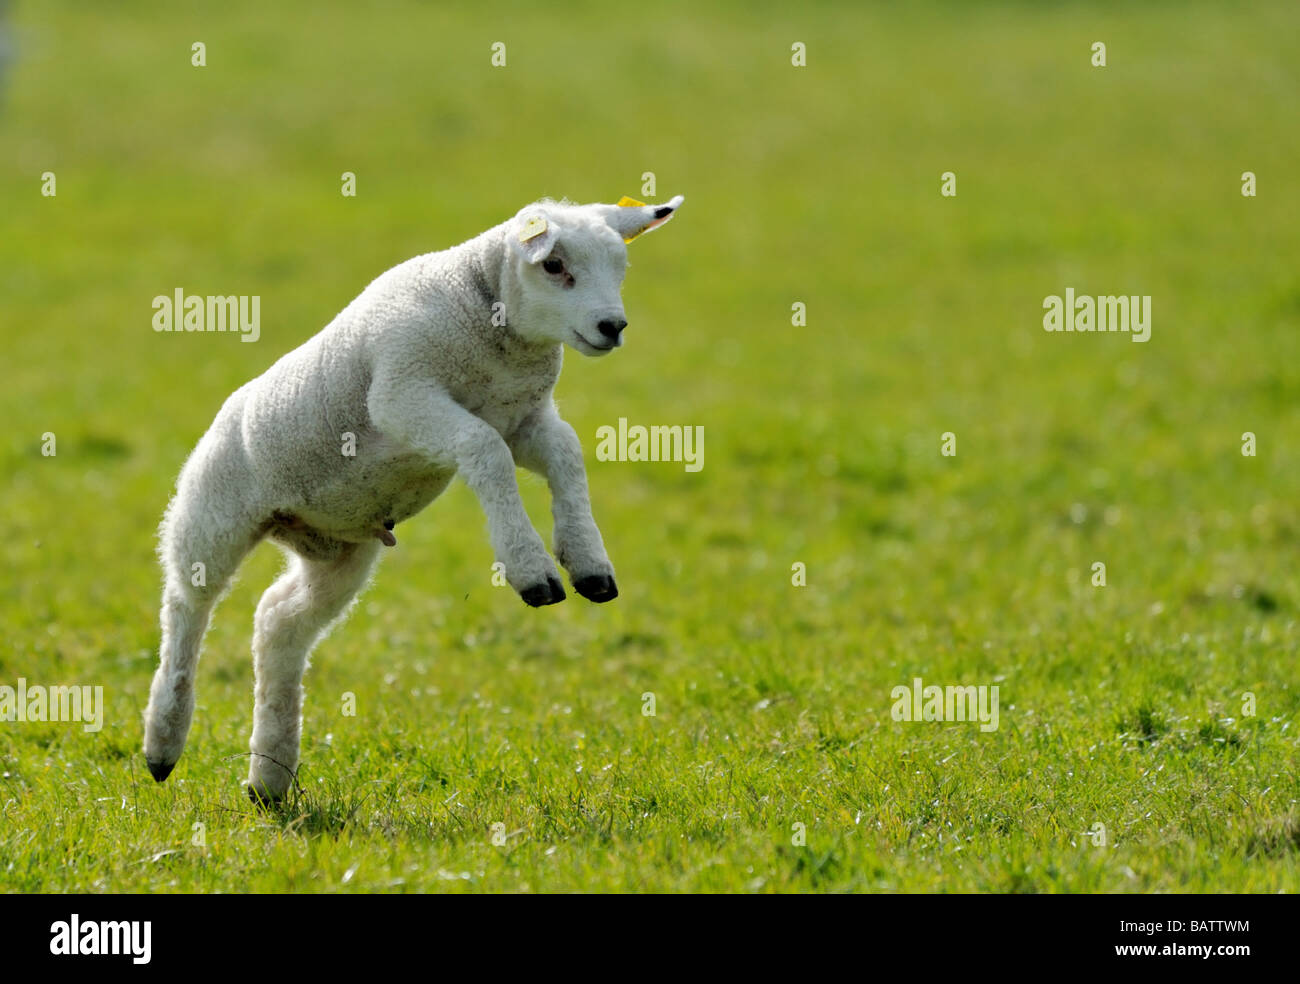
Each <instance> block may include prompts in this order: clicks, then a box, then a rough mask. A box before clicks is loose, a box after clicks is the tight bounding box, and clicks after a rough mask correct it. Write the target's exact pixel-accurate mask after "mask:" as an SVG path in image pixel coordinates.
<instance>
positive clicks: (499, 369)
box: [144, 195, 683, 802]
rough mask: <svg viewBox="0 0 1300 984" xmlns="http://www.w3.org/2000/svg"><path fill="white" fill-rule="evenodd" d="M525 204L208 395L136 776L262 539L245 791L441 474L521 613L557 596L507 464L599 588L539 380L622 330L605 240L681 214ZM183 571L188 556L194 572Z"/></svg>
mask: <svg viewBox="0 0 1300 984" xmlns="http://www.w3.org/2000/svg"><path fill="white" fill-rule="evenodd" d="M682 200H683V199H682V197H681V196H680V195H679V196H677V197H676V198H674V199H672V200H671V201H670V202H668V203H667V204H666V205H658V206H656V205H641V204H639V203H636V204H630V205H625V204H622V203H620V204H619V205H570V204H568V203H556V202H551V201H542V202H538V203H536V204H533V205H529V206H527V207H526V208H524V209H522V210H521V211H520V212H519V213H518V214H517V215H515V217H514V218H512V219H510V220H509V221H507V222H504V223H502V224H501V225H498V226H495V227H494V228H492V229H489V230H488V231H487V232H484V233H482V234H481V235H479V236H476V237H475V238H473V239H471V240H469V241H468V242H465V243H462V244H461V245H459V246H456V247H453V248H452V249H448V250H444V251H442V252H438V253H429V254H426V255H424V256H417V257H415V258H414V259H412V260H408V261H407V262H405V263H402V264H400V265H399V266H396V267H394V268H393V269H391V270H389V271H388V272H387V273H384V274H383V275H381V276H380V277H379V278H377V279H376V280H375V281H374V282H373V283H371V284H370V286H369V287H367V288H366V289H365V290H364V291H362V292H361V294H360V296H358V297H357V298H356V299H355V300H354V301H352V303H351V304H349V305H348V306H347V307H346V308H344V309H343V311H342V312H341V313H340V314H339V315H338V316H337V317H336V318H335V319H334V320H333V321H332V322H330V324H329V325H328V326H326V328H325V329H324V330H323V331H321V332H320V333H319V334H317V335H316V336H314V337H313V338H311V339H310V340H308V341H307V342H306V343H305V344H303V345H302V346H300V347H299V348H297V349H295V350H294V351H292V352H290V353H288V354H287V355H285V356H284V357H283V358H281V359H280V360H279V361H278V362H276V363H275V365H273V366H271V368H270V369H268V370H267V371H266V372H265V373H263V374H262V375H261V376H259V377H258V378H257V379H254V380H253V381H252V382H250V383H247V384H245V385H244V386H242V387H241V388H240V389H238V390H236V391H235V393H234V394H233V395H232V396H231V397H230V398H229V399H227V400H226V402H225V405H224V406H222V408H221V410H220V412H219V413H218V414H217V417H216V419H215V420H214V421H213V423H212V426H211V427H210V428H209V429H208V432H207V433H206V434H205V435H204V436H203V438H202V439H201V440H200V441H199V443H198V446H197V447H196V448H195V449H194V452H193V454H191V455H190V457H189V460H188V461H186V463H185V467H184V468H183V469H182V470H181V474H180V477H179V479H178V480H177V486H176V495H175V496H174V497H173V499H172V501H171V503H170V504H169V506H168V507H167V512H166V515H165V517H164V519H163V523H162V532H161V543H160V546H159V557H160V560H161V562H162V566H163V571H164V575H165V587H164V590H163V601H162V615H161V619H162V645H161V652H160V665H159V667H158V671H157V673H156V674H155V676H154V679H153V685H152V687H151V689H150V694H149V706H148V708H147V709H146V711H145V736H144V752H145V758H146V760H147V762H148V765H149V771H150V772H151V773H152V774H153V777H154V778H155V779H156V780H158V781H159V782H162V781H163V780H164V779H166V778H167V776H168V775H169V774H170V773H171V771H172V769H173V767H174V766H175V765H176V762H177V760H178V759H179V758H180V755H181V752H182V750H183V749H184V747H185V739H186V736H187V735H188V734H189V730H190V720H191V718H192V716H193V712H194V676H195V668H196V666H197V663H198V657H199V645H200V643H201V641H202V638H203V634H204V632H205V630H206V629H207V625H208V618H209V616H210V614H211V612H212V608H213V605H214V604H215V603H216V602H217V600H218V599H219V597H220V596H221V595H222V594H223V593H224V591H225V590H226V588H227V586H228V585H229V583H230V579H231V577H232V576H233V575H234V573H235V571H236V568H238V566H239V564H240V562H241V560H242V559H243V558H244V556H245V555H246V554H247V553H248V551H249V550H250V549H251V548H252V547H253V546H254V545H255V544H257V543H258V542H259V541H260V540H261V539H262V538H263V537H270V538H271V539H272V540H273V541H274V542H275V543H277V544H278V545H279V546H280V547H281V548H283V549H284V551H285V553H286V555H287V558H288V567H287V569H286V571H285V572H284V574H283V575H282V576H281V577H280V578H279V580H277V581H276V582H275V583H274V584H272V585H271V587H270V588H268V589H267V591H266V593H265V594H264V595H262V600H261V601H260V602H259V604H258V606H257V613H256V615H255V616H254V622H253V661H254V668H255V674H256V690H255V706H254V711H253V735H252V740H251V743H250V746H251V748H252V753H253V754H252V757H251V763H250V766H249V774H248V782H249V795H250V796H252V797H253V798H254V799H255V800H262V801H267V802H271V801H274V800H277V799H279V798H281V797H283V796H284V794H285V793H286V792H287V791H288V790H289V788H290V785H291V783H292V782H293V780H294V776H295V773H296V770H297V768H298V750H299V735H300V731H301V725H302V719H301V709H302V676H303V671H304V670H305V668H306V665H307V657H308V654H309V653H310V651H311V649H312V647H313V646H314V645H315V643H316V642H317V641H318V640H319V639H320V638H321V637H322V636H323V635H324V633H325V631H326V630H327V628H328V627H329V626H330V625H331V623H333V622H334V621H335V620H337V619H338V618H339V617H340V616H341V615H342V614H343V613H344V612H345V610H346V609H347V608H348V606H349V604H350V602H351V601H352V599H353V598H354V597H355V596H356V594H357V592H358V591H359V590H360V589H361V588H362V586H363V585H364V584H365V582H366V580H367V578H368V577H369V575H370V571H371V568H372V566H373V564H374V562H375V559H376V556H377V555H378V553H379V548H380V546H381V544H387V545H389V546H392V545H394V544H395V543H396V542H397V541H396V539H395V538H394V537H393V533H392V529H393V527H394V526H395V525H396V524H397V523H400V522H402V521H403V520H405V519H407V518H408V517H410V516H413V515H415V514H416V513H417V512H419V511H420V510H421V509H423V508H424V507H425V506H427V505H428V504H429V503H430V502H432V501H433V500H434V499H435V498H437V496H438V495H439V493H441V492H442V491H443V489H445V488H446V487H447V484H448V483H449V482H450V481H451V479H452V476H453V475H455V474H456V473H458V472H459V473H460V474H461V475H462V476H463V477H464V479H465V481H466V483H467V484H468V485H469V487H470V488H471V489H472V490H473V491H474V493H475V495H476V496H477V497H478V500H479V502H480V503H481V504H482V506H483V511H484V512H485V513H486V514H487V519H488V526H489V531H490V537H491V541H492V548H493V551H494V553H495V555H496V559H497V560H498V561H500V562H501V563H502V564H503V565H504V574H505V578H506V580H507V581H508V582H509V584H510V586H511V587H513V588H514V589H515V590H516V591H517V592H519V594H520V595H521V596H522V598H523V600H524V601H525V602H527V603H528V604H529V605H534V606H536V605H552V604H555V603H556V602H559V601H563V600H564V597H565V595H564V588H563V587H562V586H561V583H560V578H559V574H558V572H557V571H556V569H555V564H554V563H553V562H552V561H551V558H550V557H549V556H548V554H547V552H546V548H545V546H544V545H543V543H542V540H541V537H539V536H538V535H537V532H536V530H534V529H533V527H532V524H531V523H530V522H529V520H528V516H527V515H526V514H525V512H524V507H523V503H522V500H521V499H520V495H519V487H518V484H517V483H516V479H515V466H516V464H518V465H521V466H523V467H525V468H528V469H529V470H531V471H535V472H537V473H539V474H541V475H544V476H545V477H546V479H547V482H548V484H549V486H550V490H551V495H552V500H553V505H552V510H553V514H554V518H555V534H554V547H555V557H556V559H557V560H558V561H559V562H560V564H562V565H563V566H564V568H565V569H566V570H567V571H568V572H569V576H570V578H571V580H572V582H573V587H574V589H575V590H576V591H577V592H578V593H579V594H580V595H582V596H584V597H585V598H588V599H590V600H592V601H596V602H604V601H610V600H612V599H613V598H615V597H617V596H618V589H617V587H616V586H615V583H614V568H613V566H612V565H611V564H610V562H609V557H608V556H606V554H605V547H604V543H603V542H602V540H601V536H600V531H599V530H597V528H596V523H595V521H594V520H593V519H592V516H591V503H590V500H589V498H588V493H587V478H586V473H585V470H584V467H583V460H582V447H581V445H580V443H579V441H578V437H577V435H576V434H575V433H574V430H573V428H572V427H570V426H569V425H568V424H567V423H565V422H564V421H563V420H562V419H560V416H559V414H558V413H557V411H556V409H555V404H554V402H553V400H552V396H551V394H552V390H553V388H554V386H555V383H556V380H557V378H558V377H559V374H560V365H561V362H562V359H563V345H564V344H568V345H570V346H572V347H573V348H575V349H577V350H578V351H579V352H581V353H582V354H583V355H590V356H597V355H604V354H606V353H607V352H609V351H611V350H612V349H614V348H617V347H618V346H619V345H621V344H622V334H621V333H622V331H623V329H624V327H626V325H627V321H626V320H625V318H624V315H623V304H622V300H621V298H620V288H621V286H622V282H623V276H624V273H625V271H626V267H627V248H626V246H625V245H624V243H625V242H627V241H630V240H631V239H632V238H634V237H635V236H637V235H639V234H641V233H642V232H646V231H648V230H650V229H653V228H655V227H657V226H659V225H662V224H663V223H665V222H667V221H668V220H669V219H670V218H671V217H672V215H673V213H674V212H675V211H676V209H677V208H678V207H679V206H680V205H681V204H682ZM200 565H201V566H200Z"/></svg>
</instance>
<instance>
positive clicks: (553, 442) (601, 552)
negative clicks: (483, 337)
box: [510, 404, 618, 602]
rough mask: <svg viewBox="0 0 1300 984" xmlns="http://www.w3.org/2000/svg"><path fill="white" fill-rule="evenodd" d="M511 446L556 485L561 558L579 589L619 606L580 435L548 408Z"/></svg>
mask: <svg viewBox="0 0 1300 984" xmlns="http://www.w3.org/2000/svg"><path fill="white" fill-rule="evenodd" d="M510 443H511V449H512V450H513V451H514V454H515V459H516V460H517V461H518V462H519V464H521V465H523V466H524V467H525V468H527V469H528V470H529V471H533V472H537V474H539V475H543V476H545V478H546V481H547V484H548V485H550V488H551V512H552V515H554V517H555V557H556V559H557V560H559V562H560V563H561V564H562V565H563V566H564V569H565V570H567V571H568V572H569V577H570V579H571V580H572V581H573V589H574V590H575V591H577V592H578V594H580V595H582V596H583V597H584V598H589V599H590V600H591V601H596V602H604V601H613V600H614V599H615V598H617V597H618V586H617V585H616V584H615V582H614V565H613V564H611V563H610V562H609V555H608V554H606V553H605V543H604V541H603V540H602V539H601V536H600V530H599V529H597V528H596V521H595V519H593V518H592V515H591V496H590V494H589V493H588V491H587V469H586V467H585V466H584V465H583V462H582V442H581V441H579V440H578V435H577V434H576V433H575V432H574V430H573V428H572V427H571V426H570V425H569V424H568V423H567V422H566V421H565V420H563V419H561V417H560V415H559V413H558V412H557V411H556V409H555V407H554V406H553V405H550V404H548V405H547V406H545V407H542V408H540V409H538V410H537V411H536V412H535V413H533V414H532V415H530V416H529V417H528V418H527V419H526V420H525V421H524V423H523V424H522V425H521V426H520V428H519V430H518V431H517V432H516V433H515V434H514V435H512V438H511V442H510Z"/></svg>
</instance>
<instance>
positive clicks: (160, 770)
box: [145, 759, 176, 782]
mask: <svg viewBox="0 0 1300 984" xmlns="http://www.w3.org/2000/svg"><path fill="white" fill-rule="evenodd" d="M145 763H146V764H147V765H148V766H149V775H151V776H153V778H154V782H162V781H163V780H164V779H166V778H167V777H168V776H169V775H171V774H172V769H174V768H176V763H175V762H150V761H149V760H148V759H145Z"/></svg>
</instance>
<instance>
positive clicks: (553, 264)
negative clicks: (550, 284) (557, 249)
mask: <svg viewBox="0 0 1300 984" xmlns="http://www.w3.org/2000/svg"><path fill="white" fill-rule="evenodd" d="M542 269H543V270H545V271H546V272H547V273H563V272H564V261H563V260H558V259H556V258H555V257H554V256H552V257H549V258H547V259H545V260H543V261H542Z"/></svg>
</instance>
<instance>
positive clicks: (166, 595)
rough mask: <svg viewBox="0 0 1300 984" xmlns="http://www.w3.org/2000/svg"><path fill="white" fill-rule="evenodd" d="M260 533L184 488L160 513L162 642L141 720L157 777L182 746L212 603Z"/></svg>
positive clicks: (165, 773) (168, 767)
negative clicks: (163, 512) (147, 702)
mask: <svg viewBox="0 0 1300 984" xmlns="http://www.w3.org/2000/svg"><path fill="white" fill-rule="evenodd" d="M259 538H260V532H259V531H258V530H257V529H256V528H255V526H254V524H252V523H251V522H245V521H244V520H243V519H242V518H241V517H239V516H238V515H235V514H233V513H232V514H230V515H222V514H221V513H220V512H219V511H217V510H215V509H214V508H212V506H211V504H210V503H206V502H204V501H203V500H202V499H201V497H198V496H196V495H195V494H194V493H193V492H192V491H190V490H189V489H186V490H185V491H183V492H181V493H178V494H177V496H176V498H175V499H173V500H172V503H171V505H170V506H169V508H168V510H167V517H166V519H165V520H164V523H163V536H162V544H161V547H160V550H159V556H160V559H161V561H162V566H163V576H164V587H163V601H162V613H161V617H160V621H161V623H162V644H161V645H160V646H159V662H158V670H157V672H156V673H155V674H154V678H153V683H152V685H151V686H150V688H149V706H148V708H147V709H146V710H145V722H144V754H145V761H146V762H147V763H148V766H149V771H150V773H152V774H153V777H154V779H156V780H157V781H158V782H162V781H163V780H164V779H166V778H167V777H168V776H169V775H170V774H171V771H172V769H173V768H175V766H176V761H177V760H178V759H179V758H180V757H181V752H182V751H183V750H184V749H185V739H186V738H187V737H188V736H189V733H190V722H191V720H192V719H193V716H194V676H195V671H196V669H197V667H198V661H199V646H200V644H201V643H202V641H203V634H204V632H206V631H207V627H208V619H209V617H210V616H211V614H212V609H213V606H214V605H215V604H216V603H217V600H218V599H219V598H220V597H221V595H222V594H223V593H224V592H225V590H226V587H227V586H228V585H229V584H230V579H231V578H232V577H233V576H234V573H235V571H236V570H237V569H238V567H239V563H240V561H241V560H243V558H244V555H245V554H247V553H248V551H249V550H250V549H252V547H253V545H254V544H255V543H256V542H257V541H258V539H259Z"/></svg>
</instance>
